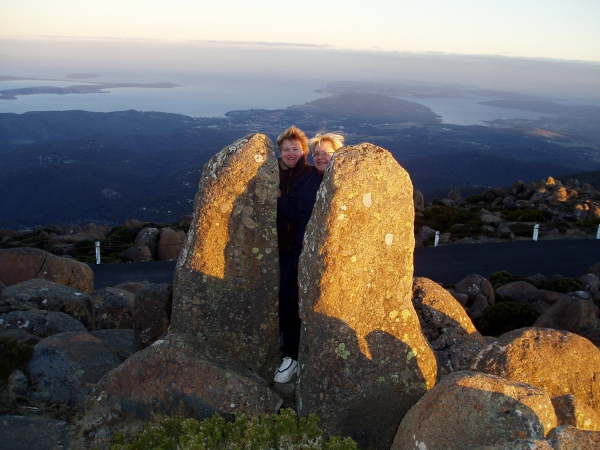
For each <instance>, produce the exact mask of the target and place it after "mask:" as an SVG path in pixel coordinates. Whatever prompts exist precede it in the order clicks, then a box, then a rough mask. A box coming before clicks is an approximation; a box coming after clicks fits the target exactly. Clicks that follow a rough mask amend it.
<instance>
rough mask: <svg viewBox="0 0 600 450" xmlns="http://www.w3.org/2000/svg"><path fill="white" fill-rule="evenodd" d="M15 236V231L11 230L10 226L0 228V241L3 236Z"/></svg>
mask: <svg viewBox="0 0 600 450" xmlns="http://www.w3.org/2000/svg"><path fill="white" fill-rule="evenodd" d="M16 236H17V232H16V231H15V230H11V229H10V228H0V241H1V240H2V239H4V238H5V237H8V238H11V239H12V238H14V237H16Z"/></svg>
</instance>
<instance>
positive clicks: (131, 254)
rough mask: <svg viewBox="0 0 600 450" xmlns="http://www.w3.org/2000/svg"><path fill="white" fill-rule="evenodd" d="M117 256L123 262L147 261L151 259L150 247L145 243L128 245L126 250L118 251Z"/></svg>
mask: <svg viewBox="0 0 600 450" xmlns="http://www.w3.org/2000/svg"><path fill="white" fill-rule="evenodd" d="M119 258H121V260H122V261H123V262H148V261H153V258H152V254H151V252H150V248H148V247H147V246H145V245H142V246H139V247H129V248H128V249H127V250H124V251H122V252H121V253H119Z"/></svg>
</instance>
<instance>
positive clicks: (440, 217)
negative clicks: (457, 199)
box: [416, 205, 483, 233]
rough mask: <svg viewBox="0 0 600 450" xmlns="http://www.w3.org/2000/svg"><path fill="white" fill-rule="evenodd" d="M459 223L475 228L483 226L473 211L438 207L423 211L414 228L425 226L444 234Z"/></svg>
mask: <svg viewBox="0 0 600 450" xmlns="http://www.w3.org/2000/svg"><path fill="white" fill-rule="evenodd" d="M460 223H462V224H465V225H469V226H475V227H480V226H481V225H483V222H481V219H480V218H479V216H478V214H477V213H475V212H473V211H464V210H462V209H458V208H451V207H448V206H441V205H440V206H434V207H433V208H431V209H426V210H425V211H423V217H422V218H418V219H417V223H416V228H419V227H421V226H423V225H427V226H428V227H430V228H433V229H434V230H437V231H440V232H442V233H444V232H446V231H448V230H450V228H451V227H452V226H453V225H456V224H460Z"/></svg>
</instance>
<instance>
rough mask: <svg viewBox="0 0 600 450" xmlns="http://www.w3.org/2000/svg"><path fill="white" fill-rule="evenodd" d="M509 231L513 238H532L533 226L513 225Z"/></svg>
mask: <svg viewBox="0 0 600 450" xmlns="http://www.w3.org/2000/svg"><path fill="white" fill-rule="evenodd" d="M510 231H511V232H512V233H513V234H514V235H515V236H521V237H533V225H527V224H525V223H515V224H514V225H511V226H510Z"/></svg>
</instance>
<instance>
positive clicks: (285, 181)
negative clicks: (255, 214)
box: [277, 156, 314, 252]
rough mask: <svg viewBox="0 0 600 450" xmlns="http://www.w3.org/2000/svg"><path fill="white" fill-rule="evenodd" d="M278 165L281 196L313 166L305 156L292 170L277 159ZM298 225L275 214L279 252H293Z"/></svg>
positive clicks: (288, 192)
mask: <svg viewBox="0 0 600 450" xmlns="http://www.w3.org/2000/svg"><path fill="white" fill-rule="evenodd" d="M278 163H279V189H281V192H282V194H286V195H287V194H290V193H291V192H292V189H293V188H294V185H295V184H296V183H297V182H298V180H300V179H301V178H302V177H303V176H304V175H308V174H310V173H312V172H313V169H314V168H313V166H311V165H310V164H309V163H308V161H307V160H306V156H302V157H301V158H300V159H299V160H298V162H297V163H296V165H295V166H294V167H293V168H291V169H290V168H289V167H288V166H286V165H285V164H284V163H283V161H282V160H281V158H279V159H278ZM297 227H298V225H297V224H296V223H295V222H293V221H290V220H288V219H287V218H286V217H284V216H282V215H281V214H279V212H278V213H277V243H278V245H279V248H280V249H281V250H287V251H290V252H291V251H293V250H294V241H295V239H296V229H297Z"/></svg>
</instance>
